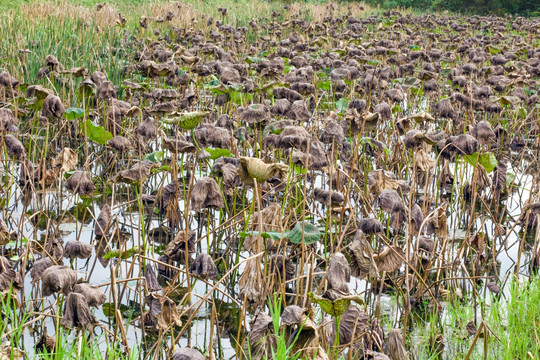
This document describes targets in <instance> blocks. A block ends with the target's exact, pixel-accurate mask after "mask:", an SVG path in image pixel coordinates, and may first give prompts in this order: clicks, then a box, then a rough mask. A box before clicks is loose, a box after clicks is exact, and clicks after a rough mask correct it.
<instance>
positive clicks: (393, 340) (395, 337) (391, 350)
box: [386, 329, 409, 360]
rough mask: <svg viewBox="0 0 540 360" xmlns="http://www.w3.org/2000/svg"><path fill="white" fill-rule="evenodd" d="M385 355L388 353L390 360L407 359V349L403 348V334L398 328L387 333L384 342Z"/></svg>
mask: <svg viewBox="0 0 540 360" xmlns="http://www.w3.org/2000/svg"><path fill="white" fill-rule="evenodd" d="M386 355H388V357H389V358H390V360H407V359H409V354H407V350H405V343H404V341H403V336H401V331H399V330H398V329H392V330H390V333H389V334H388V341H387V343H386Z"/></svg>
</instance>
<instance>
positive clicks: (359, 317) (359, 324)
mask: <svg viewBox="0 0 540 360" xmlns="http://www.w3.org/2000/svg"><path fill="white" fill-rule="evenodd" d="M368 320H369V315H368V314H366V313H365V312H364V311H362V310H361V309H360V308H359V307H358V306H355V305H351V306H349V308H348V309H347V310H346V311H345V312H344V313H343V314H342V315H341V318H340V321H339V343H340V344H341V345H344V344H350V343H351V342H352V343H355V342H356V341H355V340H357V339H360V338H361V337H362V335H363V334H364V332H365V331H366V328H367V324H368ZM325 330H326V336H327V344H334V340H335V337H336V320H335V319H333V320H332V322H331V323H330V324H329V325H327V326H326V329H325Z"/></svg>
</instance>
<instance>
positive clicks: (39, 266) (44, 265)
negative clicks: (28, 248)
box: [30, 257, 54, 281]
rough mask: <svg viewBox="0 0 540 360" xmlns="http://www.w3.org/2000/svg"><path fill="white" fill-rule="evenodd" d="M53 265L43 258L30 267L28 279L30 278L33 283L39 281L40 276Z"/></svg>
mask: <svg viewBox="0 0 540 360" xmlns="http://www.w3.org/2000/svg"><path fill="white" fill-rule="evenodd" d="M53 265H54V262H53V261H52V260H51V259H50V258H49V257H44V258H41V259H39V260H37V261H36V262H34V264H33V265H32V270H31V271H30V277H32V280H33V281H38V280H39V279H41V276H42V275H43V272H44V271H45V270H46V269H48V268H50V267H51V266H53Z"/></svg>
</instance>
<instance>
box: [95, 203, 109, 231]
mask: <svg viewBox="0 0 540 360" xmlns="http://www.w3.org/2000/svg"><path fill="white" fill-rule="evenodd" d="M111 218H112V213H111V208H110V207H109V205H107V204H105V205H103V207H102V208H101V212H100V213H99V216H98V217H97V219H96V225H95V226H94V233H95V234H96V237H97V238H101V237H102V236H103V235H106V234H107V232H108V230H109V227H110V225H111Z"/></svg>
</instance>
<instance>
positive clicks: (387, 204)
mask: <svg viewBox="0 0 540 360" xmlns="http://www.w3.org/2000/svg"><path fill="white" fill-rule="evenodd" d="M378 201H379V207H380V208H381V209H382V210H383V211H386V212H388V213H394V212H398V211H404V210H405V204H403V200H402V199H401V197H400V196H399V194H398V193H397V191H396V190H383V191H381V193H380V194H379V197H378Z"/></svg>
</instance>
